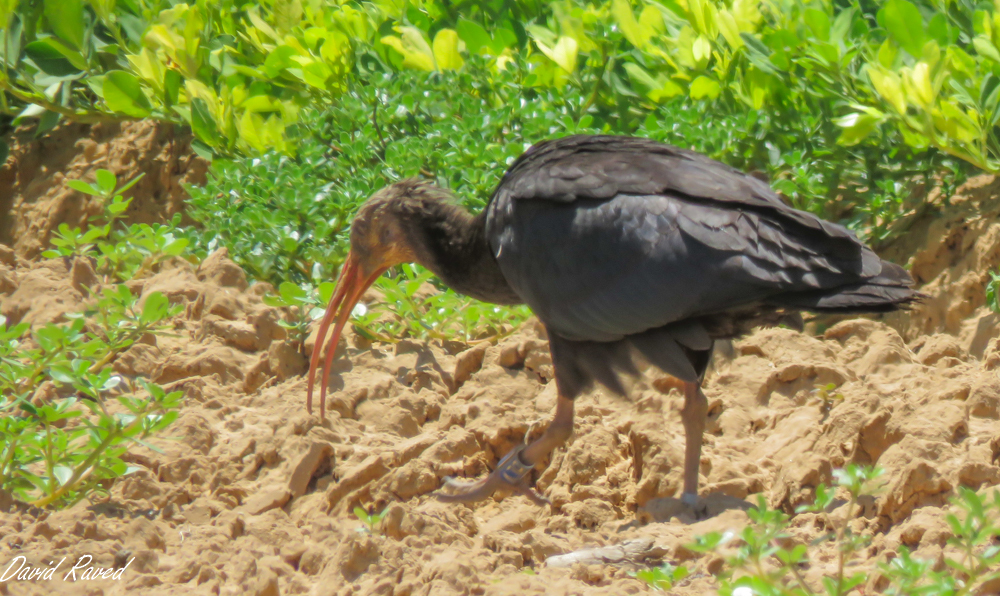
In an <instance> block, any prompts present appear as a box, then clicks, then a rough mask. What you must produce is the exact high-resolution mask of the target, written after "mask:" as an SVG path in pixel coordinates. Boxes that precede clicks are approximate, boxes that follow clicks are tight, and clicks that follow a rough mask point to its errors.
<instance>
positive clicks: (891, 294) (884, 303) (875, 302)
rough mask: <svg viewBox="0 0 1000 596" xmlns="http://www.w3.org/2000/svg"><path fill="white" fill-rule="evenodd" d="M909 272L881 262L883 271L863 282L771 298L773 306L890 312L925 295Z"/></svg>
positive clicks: (820, 310) (829, 310)
mask: <svg viewBox="0 0 1000 596" xmlns="http://www.w3.org/2000/svg"><path fill="white" fill-rule="evenodd" d="M911 286H913V279H912V278H911V277H910V274H909V273H908V272H907V271H906V269H903V268H902V267H900V266H899V265H896V264H894V263H890V262H888V261H882V271H880V272H879V274H878V275H876V276H874V277H871V278H868V279H866V280H865V281H863V282H861V283H856V284H850V285H845V286H839V287H836V288H828V289H824V290H816V291H809V292H795V293H791V294H784V295H781V296H776V297H774V298H773V299H771V301H770V302H771V304H772V305H773V306H779V307H784V308H801V309H803V310H811V311H815V312H836V313H845V314H846V313H865V312H889V311H893V310H898V309H900V308H906V306H907V305H909V304H911V303H913V302H915V301H919V300H921V299H923V298H925V297H926V296H925V295H924V294H921V293H920V292H918V291H916V290H914V289H913V288H912V287H911Z"/></svg>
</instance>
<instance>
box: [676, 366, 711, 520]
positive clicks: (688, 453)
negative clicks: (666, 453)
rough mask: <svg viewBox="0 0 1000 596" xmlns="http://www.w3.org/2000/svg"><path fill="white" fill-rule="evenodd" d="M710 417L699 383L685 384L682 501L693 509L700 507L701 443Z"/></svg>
mask: <svg viewBox="0 0 1000 596" xmlns="http://www.w3.org/2000/svg"><path fill="white" fill-rule="evenodd" d="M707 416H708V398H706V397H705V394H704V393H703V392H702V390H701V385H700V384H698V383H684V409H683V410H681V419H682V420H683V421H684V435H685V438H686V445H685V447H684V494H682V495H681V501H683V502H684V504H685V505H688V506H690V507H692V508H694V507H697V505H698V470H699V468H700V467H701V441H702V434H703V433H704V432H705V421H706V418H707Z"/></svg>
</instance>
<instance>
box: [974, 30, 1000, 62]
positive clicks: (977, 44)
mask: <svg viewBox="0 0 1000 596" xmlns="http://www.w3.org/2000/svg"><path fill="white" fill-rule="evenodd" d="M972 46H973V47H974V48H976V53H977V54H979V55H980V56H982V57H984V58H989V59H990V60H992V61H994V62H996V63H1000V51H997V47H996V46H995V45H993V42H992V41H990V40H989V38H988V37H986V36H983V35H977V36H976V38H975V39H973V40H972Z"/></svg>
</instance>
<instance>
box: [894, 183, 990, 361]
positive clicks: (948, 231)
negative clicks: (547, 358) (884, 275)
mask: <svg viewBox="0 0 1000 596" xmlns="http://www.w3.org/2000/svg"><path fill="white" fill-rule="evenodd" d="M932 201H933V203H934V204H936V207H935V208H933V209H929V210H927V211H925V212H923V213H922V214H921V215H920V216H918V217H916V218H914V219H913V220H912V221H909V222H905V225H906V226H907V229H906V231H905V233H902V234H900V236H899V239H898V240H896V241H895V242H894V243H893V245H892V246H890V247H889V248H888V250H886V251H885V252H884V254H883V255H882V256H883V257H886V258H889V259H891V260H893V261H895V262H897V263H900V264H904V263H905V264H906V266H907V268H908V269H909V270H910V273H911V274H912V275H913V278H914V279H915V280H916V282H917V285H918V286H919V287H920V291H921V292H924V293H925V294H927V295H928V298H927V299H926V300H924V301H923V302H921V303H919V304H917V305H915V307H914V308H913V310H912V312H910V313H907V314H905V315H892V316H890V317H889V318H888V319H887V321H888V322H889V323H890V324H892V325H893V326H894V327H896V328H897V329H899V330H900V332H901V333H902V334H903V337H904V338H905V339H906V340H907V341H913V340H915V339H917V338H918V337H919V336H921V335H929V334H934V333H948V334H951V335H954V336H956V338H957V340H958V345H959V347H960V348H961V349H963V350H964V351H966V352H968V353H970V354H971V355H973V356H975V357H977V358H982V357H983V354H984V353H985V351H986V349H987V346H988V344H989V343H990V340H992V339H994V338H996V337H997V336H998V335H1000V319H998V318H997V316H996V315H995V314H993V313H992V312H990V311H989V310H988V309H987V308H986V307H985V306H984V305H985V303H986V284H987V283H988V282H989V280H990V275H989V272H990V271H996V270H997V269H998V268H1000V179H997V178H995V177H993V176H986V175H983V176H977V177H975V178H972V179H970V180H969V181H968V182H967V183H965V184H964V185H962V186H961V187H960V188H959V189H958V192H957V193H956V194H955V196H954V197H952V198H951V199H950V201H949V205H947V206H942V205H940V201H935V200H934V199H933V198H932Z"/></svg>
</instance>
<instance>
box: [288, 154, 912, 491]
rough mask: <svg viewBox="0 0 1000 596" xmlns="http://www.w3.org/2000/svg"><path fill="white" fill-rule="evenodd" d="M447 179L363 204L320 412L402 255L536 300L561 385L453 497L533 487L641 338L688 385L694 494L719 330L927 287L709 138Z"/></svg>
mask: <svg viewBox="0 0 1000 596" xmlns="http://www.w3.org/2000/svg"><path fill="white" fill-rule="evenodd" d="M449 199H450V195H449V194H448V193H447V192H445V191H443V190H441V189H439V188H437V187H435V186H433V185H431V184H428V183H425V182H420V181H416V180H404V181H402V182H399V183H396V184H393V185H391V186H389V187H387V188H384V189H382V190H381V191H379V192H377V193H376V194H375V195H374V196H373V197H372V198H371V199H370V200H369V201H368V202H366V203H365V204H364V205H363V206H362V207H361V209H360V211H359V212H358V214H357V216H356V218H355V219H354V223H353V225H352V229H351V251H350V254H349V255H348V257H347V260H346V262H345V263H344V267H343V269H342V271H341V274H340V279H339V281H338V284H337V290H336V292H335V295H334V297H333V299H332V300H331V301H330V305H329V307H328V309H327V311H326V315H325V316H324V317H323V321H322V323H321V325H320V329H319V336H318V338H317V347H316V348H315V349H314V350H313V354H312V361H311V365H310V369H309V393H308V398H307V405H308V407H309V409H310V411H312V390H313V385H314V382H315V375H316V370H317V367H318V364H319V355H320V353H321V352H322V349H321V347H322V344H323V341H324V338H325V336H326V333H327V330H328V328H329V326H330V324H331V322H332V321H333V320H334V318H336V324H335V328H334V331H333V336H332V338H331V339H330V344H331V345H330V349H328V351H327V355H326V360H325V363H324V366H323V374H322V377H321V384H322V388H321V391H320V416H321V417H322V416H323V415H324V409H325V395H326V388H327V380H328V376H329V368H330V364H331V361H332V359H333V354H334V351H335V350H334V349H333V348H334V347H335V346H336V342H337V341H338V340H339V338H340V333H341V331H342V329H343V327H344V325H345V323H346V322H347V320H348V318H349V317H350V313H351V310H352V308H353V306H354V304H355V303H356V302H357V300H358V298H359V297H360V296H361V294H362V293H363V292H364V290H365V289H366V288H367V287H368V286H369V285H371V284H372V283H373V282H374V281H375V279H376V278H377V277H378V276H379V275H381V274H382V273H383V272H384V271H385V270H386V269H387V268H389V267H391V266H393V265H396V264H399V263H404V262H417V263H420V264H422V265H424V266H425V267H427V268H428V269H430V270H431V271H433V272H434V273H435V274H437V275H438V276H439V277H440V278H441V280H442V281H443V282H444V283H445V284H447V285H448V286H449V287H451V288H452V289H454V290H455V291H457V292H459V293H462V294H466V295H469V296H472V297H474V298H478V299H480V300H484V301H487V302H494V303H498V304H522V303H524V304H527V305H528V306H530V307H531V309H532V310H533V311H534V313H535V314H536V315H537V316H538V318H539V319H540V320H541V321H542V323H544V324H545V327H546V329H547V331H548V336H549V341H550V350H551V352H552V362H553V365H554V369H555V381H556V385H557V389H558V395H559V396H558V400H557V405H556V411H555V417H554V419H553V421H552V423H551V424H550V425H549V427H548V429H547V430H546V431H545V433H544V434H543V435H542V436H541V437H540V438H539V439H538V440H536V441H534V442H533V443H531V444H529V445H526V446H521V447H518V448H516V449H515V450H514V451H512V452H511V453H509V454H508V455H507V456H506V457H504V458H503V459H502V460H501V461H500V463H499V464H498V466H497V469H496V470H495V471H494V472H493V473H492V474H490V475H489V476H488V477H487V478H485V479H483V480H480V481H478V482H474V483H468V484H467V483H459V482H456V481H449V482H448V483H447V484H446V486H445V491H446V492H444V493H442V495H441V496H442V498H445V499H448V500H474V499H480V498H483V497H486V496H488V495H489V494H492V493H493V492H494V491H495V490H496V489H498V488H501V487H507V488H512V489H514V490H516V491H518V492H520V493H522V494H525V495H527V496H529V497H530V498H532V499H533V500H536V501H539V500H542V498H541V497H540V496H539V495H537V494H536V493H535V492H534V491H533V490H531V489H530V488H529V487H528V480H527V475H528V472H530V471H531V469H532V467H533V466H534V464H535V463H536V462H538V461H539V460H541V459H542V458H544V457H545V456H546V455H547V454H548V453H550V452H551V451H552V450H553V449H554V448H556V447H557V446H559V445H561V444H562V443H564V442H565V441H566V440H567V438H569V436H570V434H571V432H572V428H573V400H574V398H576V397H577V396H578V395H579V394H580V393H581V392H583V391H585V390H587V389H588V388H590V387H591V386H592V385H593V383H594V381H597V382H599V383H601V384H603V385H604V386H606V387H607V388H608V389H610V390H612V391H614V392H616V393H619V394H624V393H625V389H624V386H623V385H622V382H621V380H620V374H622V373H625V374H636V366H635V364H634V363H633V357H635V356H636V355H641V357H644V358H645V359H646V360H647V361H649V362H650V363H652V364H654V365H656V366H657V367H659V368H660V369H662V370H663V371H664V372H666V373H668V374H670V375H673V376H675V377H677V378H678V379H680V380H681V381H683V383H684V386H685V392H684V408H683V410H682V417H683V421H684V429H685V434H686V439H687V446H686V449H685V462H684V463H685V471H684V494H683V500H684V501H685V502H686V503H688V504H691V505H694V504H695V503H696V501H697V489H698V463H699V458H700V454H701V444H702V431H703V429H704V427H705V416H706V411H707V400H706V398H705V395H704V393H702V391H701V387H700V384H701V380H702V378H703V376H704V373H705V369H706V367H707V366H708V363H709V360H710V359H711V355H712V346H713V342H714V340H716V339H720V338H731V337H735V336H738V335H740V334H742V333H745V332H747V331H749V330H750V329H751V328H753V327H755V326H758V325H762V324H774V323H775V322H777V321H779V320H781V319H782V317H787V316H789V315H795V314H797V312H798V311H800V310H808V311H817V312H833V313H853V312H884V311H890V310H894V309H897V308H899V307H900V306H901V305H904V304H906V303H908V302H910V301H912V300H914V299H916V298H917V297H918V296H919V294H918V293H917V292H915V291H914V290H912V289H910V286H912V284H913V281H912V279H911V278H910V276H909V274H908V273H907V272H906V271H905V270H904V269H903V268H902V267H899V266H898V265H894V264H892V263H889V262H886V261H883V260H882V259H880V258H879V257H878V256H877V255H876V254H875V253H874V252H872V250H871V249H870V248H868V247H867V246H865V245H864V244H862V243H861V242H860V241H859V240H858V239H857V238H856V237H855V236H854V234H852V233H851V232H849V231H848V230H846V229H845V228H843V227H841V226H839V225H836V224H832V223H829V222H826V221H823V220H821V219H819V218H817V217H816V216H814V215H811V214H809V213H805V212H803V211H797V210H795V209H792V208H790V207H788V206H787V205H785V204H784V203H782V202H781V200H780V199H779V198H778V196H777V195H776V194H775V193H774V191H772V190H771V188H770V187H769V186H768V185H767V184H766V183H764V182H762V181H760V180H757V179H756V178H753V177H751V176H748V175H746V174H743V173H742V172H739V171H737V170H734V169H732V168H730V167H728V166H726V165H724V164H721V163H719V162H717V161H714V160H711V159H709V158H707V157H705V156H703V155H701V154H698V153H695V152H692V151H686V150H683V149H678V148H676V147H671V146H669V145H664V144H661V143H656V142H654V141H650V140H647V139H640V138H631V137H616V136H571V137H566V138H562V139H558V140H555V141H547V142H544V143H539V144H537V145H535V146H533V147H531V148H530V149H528V151H526V152H525V153H524V155H522V156H521V157H520V158H518V159H517V161H515V162H514V164H513V165H512V166H511V167H510V169H509V170H508V171H507V173H506V174H505V175H504V177H503V180H502V181H501V182H500V185H499V186H498V187H497V189H496V191H495V192H494V193H493V197H492V198H491V200H490V203H489V205H487V207H486V209H484V210H483V211H482V213H480V214H479V215H476V216H473V215H470V214H469V213H467V212H466V211H464V210H463V209H462V208H460V207H458V206H456V205H455V204H454V203H453V202H451V201H450V200H449Z"/></svg>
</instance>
